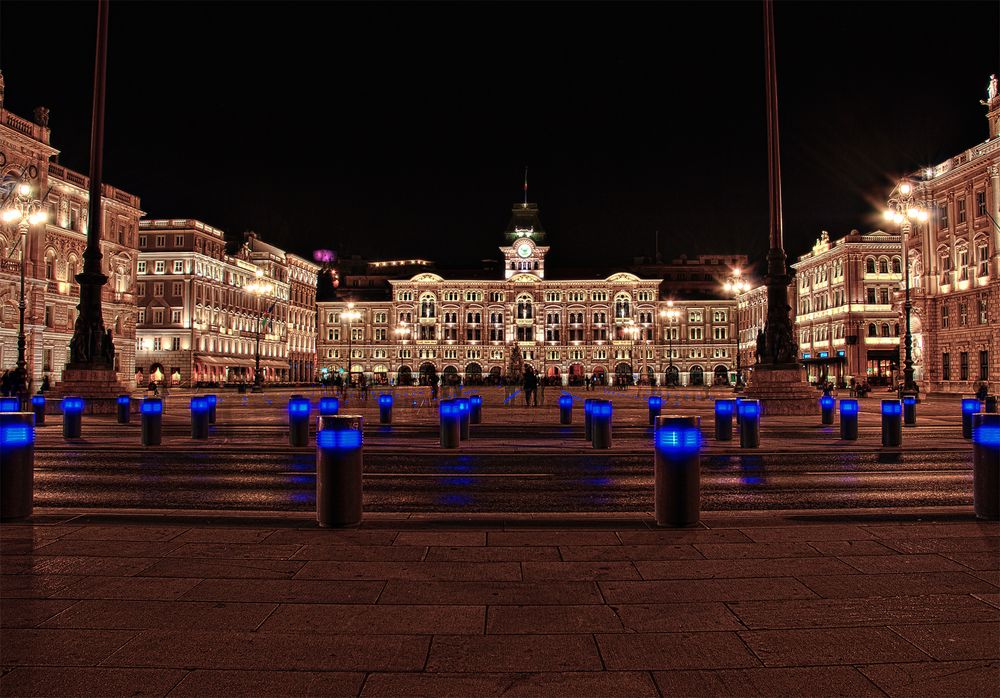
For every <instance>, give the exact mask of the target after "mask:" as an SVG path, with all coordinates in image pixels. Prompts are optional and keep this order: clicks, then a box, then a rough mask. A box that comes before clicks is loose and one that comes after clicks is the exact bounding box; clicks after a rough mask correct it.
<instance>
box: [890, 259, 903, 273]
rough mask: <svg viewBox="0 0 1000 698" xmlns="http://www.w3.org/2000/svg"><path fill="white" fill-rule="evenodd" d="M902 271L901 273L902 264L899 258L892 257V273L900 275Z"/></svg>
mask: <svg viewBox="0 0 1000 698" xmlns="http://www.w3.org/2000/svg"><path fill="white" fill-rule="evenodd" d="M902 271H903V265H902V262H901V261H900V259H899V257H893V258H892V273H893V274H901V273H902Z"/></svg>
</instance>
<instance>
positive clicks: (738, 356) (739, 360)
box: [733, 293, 743, 390]
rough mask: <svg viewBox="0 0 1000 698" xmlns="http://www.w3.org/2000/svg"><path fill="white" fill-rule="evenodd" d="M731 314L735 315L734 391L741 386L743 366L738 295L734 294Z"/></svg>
mask: <svg viewBox="0 0 1000 698" xmlns="http://www.w3.org/2000/svg"><path fill="white" fill-rule="evenodd" d="M733 313H735V315H736V389H737V390H739V388H740V387H741V386H742V385H743V364H742V361H743V359H742V357H741V354H742V353H743V352H741V351H740V296H739V293H737V294H736V305H735V307H734V308H733Z"/></svg>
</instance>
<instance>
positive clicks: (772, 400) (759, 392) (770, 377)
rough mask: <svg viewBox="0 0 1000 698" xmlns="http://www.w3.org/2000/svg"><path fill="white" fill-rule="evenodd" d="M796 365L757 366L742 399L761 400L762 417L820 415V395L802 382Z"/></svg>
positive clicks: (800, 373)
mask: <svg viewBox="0 0 1000 698" xmlns="http://www.w3.org/2000/svg"><path fill="white" fill-rule="evenodd" d="M802 371H803V369H802V367H801V366H799V365H798V364H778V365H774V366H757V367H755V368H754V370H753V372H752V373H751V374H750V382H749V383H748V384H747V388H746V390H745V391H743V395H742V397H744V398H747V399H753V400H760V408H761V412H762V413H763V414H765V415H772V414H778V415H794V414H819V410H820V407H819V398H820V392H819V391H818V390H816V388H814V387H812V386H811V385H809V384H808V383H807V382H805V381H804V380H803V379H802Z"/></svg>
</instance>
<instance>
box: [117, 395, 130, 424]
mask: <svg viewBox="0 0 1000 698" xmlns="http://www.w3.org/2000/svg"><path fill="white" fill-rule="evenodd" d="M131 421H132V398H130V397H129V396H128V395H119V396H118V423H119V424H128V423H129V422H131Z"/></svg>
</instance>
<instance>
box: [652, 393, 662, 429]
mask: <svg viewBox="0 0 1000 698" xmlns="http://www.w3.org/2000/svg"><path fill="white" fill-rule="evenodd" d="M662 409H663V399H662V398H661V397H660V396H659V395H650V396H649V426H651V427H652V426H656V418H657V417H659V416H660V411H661V410H662Z"/></svg>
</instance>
